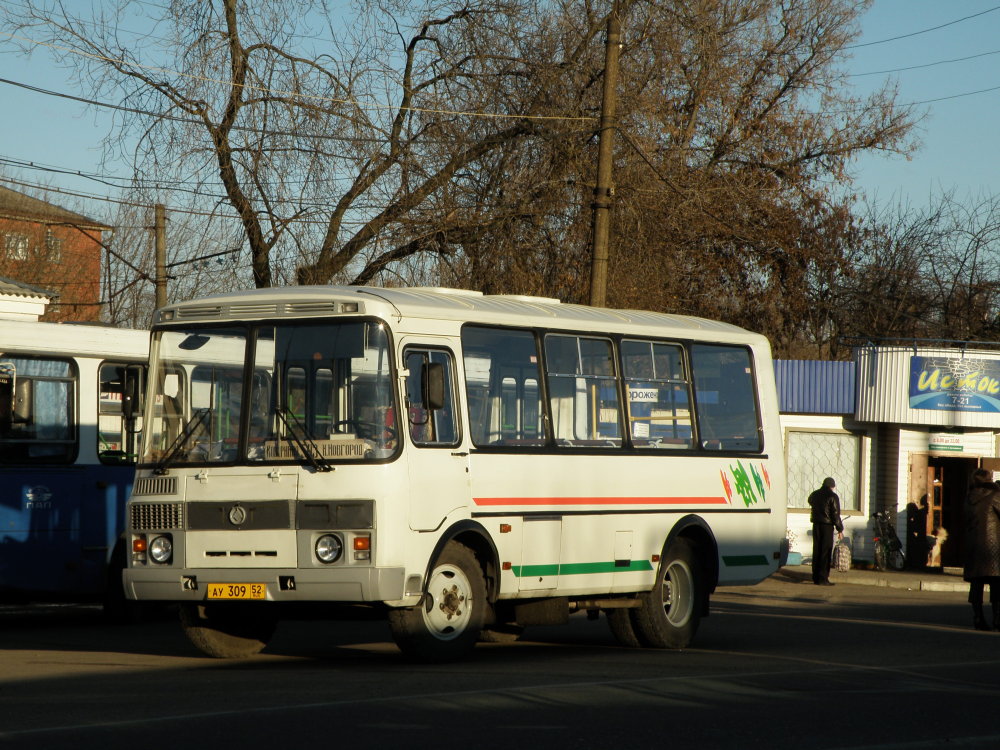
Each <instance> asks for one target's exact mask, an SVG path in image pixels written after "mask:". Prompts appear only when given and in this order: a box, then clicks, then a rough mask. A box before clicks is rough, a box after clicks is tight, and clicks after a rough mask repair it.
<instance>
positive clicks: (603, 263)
mask: <svg viewBox="0 0 1000 750" xmlns="http://www.w3.org/2000/svg"><path fill="white" fill-rule="evenodd" d="M620 47H621V19H620V18H619V16H618V0H615V1H614V2H613V3H612V5H611V15H609V16H608V38H607V42H606V46H605V50H604V89H603V93H602V99H601V125H600V143H599V146H598V151H597V181H596V183H595V184H594V203H593V205H592V208H593V214H594V216H593V230H594V232H593V243H592V262H591V267H590V304H591V305H592V306H594V307H604V306H605V304H606V298H607V290H608V235H609V234H610V227H611V196H612V194H613V192H614V188H613V187H612V185H611V160H612V157H613V155H614V152H613V145H614V134H615V105H616V101H615V88H616V86H617V84H618V53H619V52H620Z"/></svg>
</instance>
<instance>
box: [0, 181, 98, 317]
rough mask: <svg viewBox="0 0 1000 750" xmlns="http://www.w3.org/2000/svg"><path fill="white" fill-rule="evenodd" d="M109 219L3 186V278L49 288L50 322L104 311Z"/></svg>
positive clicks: (0, 265) (0, 209) (0, 262)
mask: <svg viewBox="0 0 1000 750" xmlns="http://www.w3.org/2000/svg"><path fill="white" fill-rule="evenodd" d="M108 229H110V227H108V226H107V225H105V224H101V223H100V222H97V221H94V220H93V219H88V218H87V217H86V216H82V215H81V214H78V213H74V212H73V211H68V210H66V209H64V208H60V207H59V206H56V205H53V204H51V203H48V202H46V201H43V200H39V199H38V198H32V197H30V196H28V195H24V194H23V193H19V192H17V191H15V190H10V189H9V188H5V187H0V277H5V278H7V279H12V280H16V281H19V282H22V283H25V284H29V285H31V286H33V287H36V288H40V289H44V290H46V292H47V293H50V294H51V295H52V297H53V299H52V303H51V304H50V305H49V307H48V309H47V310H46V312H45V315H44V316H43V317H42V320H47V321H62V320H65V321H95V320H98V318H99V316H100V310H101V308H100V299H101V240H102V235H103V232H105V231H107V230H108Z"/></svg>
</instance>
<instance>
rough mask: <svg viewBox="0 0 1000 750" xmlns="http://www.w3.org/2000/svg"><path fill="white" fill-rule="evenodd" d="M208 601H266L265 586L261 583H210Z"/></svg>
mask: <svg viewBox="0 0 1000 750" xmlns="http://www.w3.org/2000/svg"><path fill="white" fill-rule="evenodd" d="M208 598H209V599H266V598H267V586H266V585H265V584H263V583H210V584H208Z"/></svg>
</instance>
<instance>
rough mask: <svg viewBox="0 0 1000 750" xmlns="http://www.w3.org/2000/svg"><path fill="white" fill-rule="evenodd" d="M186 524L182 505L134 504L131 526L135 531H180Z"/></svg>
mask: <svg viewBox="0 0 1000 750" xmlns="http://www.w3.org/2000/svg"><path fill="white" fill-rule="evenodd" d="M183 523H184V506H183V505H182V504H181V503H132V505H131V506H130V510H129V525H130V526H131V527H132V529H133V530H134V531H151V530H153V529H180V528H183Z"/></svg>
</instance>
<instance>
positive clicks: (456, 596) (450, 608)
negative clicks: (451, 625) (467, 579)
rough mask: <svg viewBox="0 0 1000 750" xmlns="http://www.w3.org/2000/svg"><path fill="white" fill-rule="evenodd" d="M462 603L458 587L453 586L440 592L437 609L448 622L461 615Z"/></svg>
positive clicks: (463, 601) (463, 598) (463, 600)
mask: <svg viewBox="0 0 1000 750" xmlns="http://www.w3.org/2000/svg"><path fill="white" fill-rule="evenodd" d="M464 603H465V597H464V596H463V595H462V593H461V592H460V591H459V590H458V586H455V585H453V586H452V587H451V588H450V589H444V590H442V591H441V603H440V604H439V605H438V609H440V610H441V612H443V613H444V616H445V617H446V618H447V619H449V620H450V619H451V618H452V617H459V616H460V615H461V614H462V605H463V604H464Z"/></svg>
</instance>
